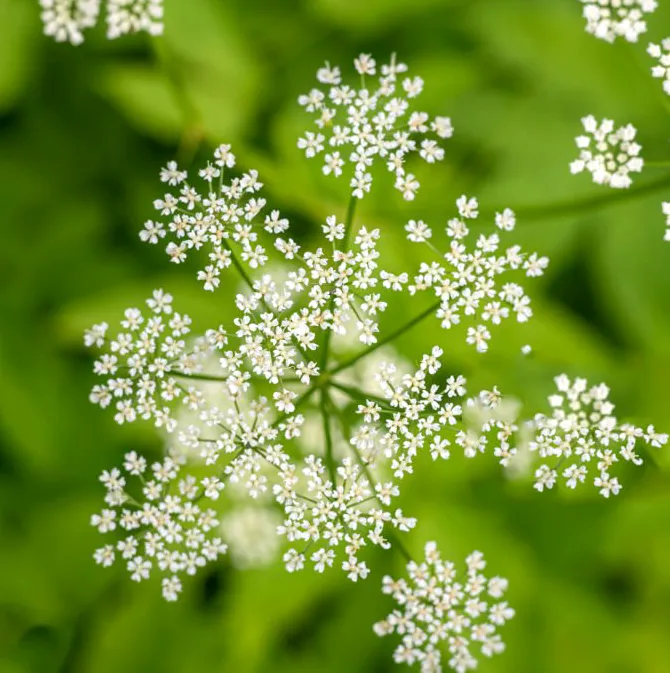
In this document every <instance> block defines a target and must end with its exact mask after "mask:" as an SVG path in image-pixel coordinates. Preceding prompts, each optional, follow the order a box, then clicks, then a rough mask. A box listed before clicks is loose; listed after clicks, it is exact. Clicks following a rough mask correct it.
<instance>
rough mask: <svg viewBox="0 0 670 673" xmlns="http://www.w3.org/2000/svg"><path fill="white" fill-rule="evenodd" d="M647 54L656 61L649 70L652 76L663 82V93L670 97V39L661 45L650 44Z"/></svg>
mask: <svg viewBox="0 0 670 673" xmlns="http://www.w3.org/2000/svg"><path fill="white" fill-rule="evenodd" d="M647 53H648V54H649V56H651V57H652V58H655V59H656V60H657V61H658V63H657V64H656V65H655V66H653V67H652V69H651V74H652V76H653V77H656V78H657V79H662V80H663V91H665V93H667V94H668V95H669V96H670V37H666V38H665V40H663V41H662V42H661V44H650V45H649V46H648V47H647Z"/></svg>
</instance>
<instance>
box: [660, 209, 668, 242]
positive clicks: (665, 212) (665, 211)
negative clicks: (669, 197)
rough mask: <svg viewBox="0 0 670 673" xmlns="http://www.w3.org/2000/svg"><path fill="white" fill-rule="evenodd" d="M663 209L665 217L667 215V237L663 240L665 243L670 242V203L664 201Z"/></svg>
mask: <svg viewBox="0 0 670 673" xmlns="http://www.w3.org/2000/svg"><path fill="white" fill-rule="evenodd" d="M661 207H662V209H663V215H665V227H666V229H665V236H664V238H663V240H664V241H670V202H668V201H664V202H663V203H662V204H661Z"/></svg>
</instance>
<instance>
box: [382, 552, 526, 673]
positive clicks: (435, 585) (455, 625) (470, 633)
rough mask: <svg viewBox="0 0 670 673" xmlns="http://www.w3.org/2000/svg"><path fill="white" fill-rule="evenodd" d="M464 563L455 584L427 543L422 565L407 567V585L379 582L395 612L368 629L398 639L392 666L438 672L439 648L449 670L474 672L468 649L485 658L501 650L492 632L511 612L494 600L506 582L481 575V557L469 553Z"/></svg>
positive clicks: (388, 580)
mask: <svg viewBox="0 0 670 673" xmlns="http://www.w3.org/2000/svg"><path fill="white" fill-rule="evenodd" d="M465 563H466V566H467V573H466V575H465V577H463V578H462V579H461V578H459V575H458V573H457V571H456V569H455V568H454V564H453V563H451V562H449V561H443V560H442V559H441V558H440V553H439V551H438V549H437V545H436V544H435V542H429V543H428V544H426V546H425V561H423V562H422V563H420V564H419V563H415V562H414V561H410V562H409V563H408V564H407V574H408V579H407V580H405V579H399V580H394V579H393V578H391V577H389V576H386V577H384V582H383V586H382V591H383V592H384V593H385V594H389V595H391V596H392V597H393V599H394V600H395V601H396V602H397V603H398V605H399V606H400V609H397V610H394V611H393V612H392V613H391V614H390V615H389V616H388V617H387V618H386V619H385V620H383V621H381V622H378V623H377V624H375V626H374V630H375V632H376V633H377V635H379V636H386V635H389V634H392V633H397V634H398V635H399V636H401V643H400V645H398V647H397V648H396V650H395V653H394V660H395V662H396V663H405V664H410V665H411V664H415V663H418V664H419V666H420V668H421V673H441V671H442V670H443V669H442V659H443V656H444V653H443V650H442V648H444V649H445V650H447V651H448V655H447V657H448V658H446V657H445V658H446V659H447V660H446V663H447V665H448V666H449V668H451V669H453V670H454V671H456V673H465V672H466V671H469V670H472V669H474V668H476V667H477V664H478V662H477V659H476V658H475V656H474V655H473V653H472V650H473V649H474V648H477V649H479V651H480V652H481V654H483V655H484V656H485V657H491V656H493V655H494V654H500V653H501V652H503V651H504V649H505V644H504V643H503V642H502V640H501V638H500V635H499V634H498V633H497V630H498V627H500V626H503V625H504V624H505V623H506V622H507V621H509V620H510V619H512V618H513V617H514V610H513V609H512V608H511V607H509V605H508V604H507V602H505V601H501V600H500V599H501V598H502V597H503V595H504V593H505V591H506V590H507V586H508V581H507V580H506V579H504V578H502V577H492V578H490V579H488V578H487V577H486V576H485V575H483V574H482V571H483V570H484V568H485V567H486V562H485V560H484V557H483V555H482V554H481V552H478V551H475V552H472V554H470V556H468V557H467V558H466V560H465Z"/></svg>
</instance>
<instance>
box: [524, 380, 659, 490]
mask: <svg viewBox="0 0 670 673" xmlns="http://www.w3.org/2000/svg"><path fill="white" fill-rule="evenodd" d="M555 381H556V387H557V388H558V393H556V394H555V395H551V396H550V397H549V404H550V405H551V406H552V407H553V412H552V414H551V416H545V415H544V414H539V415H537V416H536V417H535V436H534V438H533V440H532V441H531V442H530V444H529V449H530V451H531V452H537V454H538V455H539V456H540V457H541V458H542V459H544V460H546V459H548V458H556V461H555V463H554V464H553V465H551V466H550V465H548V464H546V463H545V464H543V465H541V466H540V467H539V468H538V470H537V471H536V473H535V488H536V489H537V490H538V491H543V490H544V489H550V488H553V486H554V484H555V483H556V480H557V479H558V476H559V471H560V474H561V476H562V477H563V478H564V480H565V484H566V486H568V488H572V489H574V488H576V487H577V485H578V484H583V483H585V481H586V478H587V476H588V475H589V470H590V469H593V466H594V465H595V478H594V479H593V484H594V485H595V487H596V488H597V489H598V490H599V492H600V494H601V495H603V496H604V497H606V498H608V497H609V496H610V495H617V494H618V493H619V491H620V489H621V484H620V483H619V480H618V479H617V478H616V477H614V476H612V472H611V471H612V469H613V468H614V467H615V464H616V463H618V462H619V461H620V460H622V461H624V462H629V463H633V464H634V465H641V464H642V458H641V456H640V455H639V454H638V453H636V451H635V449H636V446H637V444H638V442H640V441H642V442H645V443H646V444H649V445H650V446H652V447H660V446H663V445H664V444H666V443H667V441H668V435H664V434H659V433H657V432H656V431H655V430H654V426H653V425H650V426H648V427H647V429H646V430H643V429H642V428H638V427H635V426H634V425H630V424H628V423H623V424H620V423H619V421H618V420H617V418H616V416H614V415H613V413H614V405H613V404H612V403H611V402H610V401H609V388H608V387H607V386H606V385H605V384H604V383H601V384H600V385H598V386H592V387H591V388H589V387H588V384H587V381H586V379H580V378H577V379H575V380H574V381H571V380H570V379H569V378H568V377H567V376H566V375H565V374H562V375H561V376H558V377H556V379H555Z"/></svg>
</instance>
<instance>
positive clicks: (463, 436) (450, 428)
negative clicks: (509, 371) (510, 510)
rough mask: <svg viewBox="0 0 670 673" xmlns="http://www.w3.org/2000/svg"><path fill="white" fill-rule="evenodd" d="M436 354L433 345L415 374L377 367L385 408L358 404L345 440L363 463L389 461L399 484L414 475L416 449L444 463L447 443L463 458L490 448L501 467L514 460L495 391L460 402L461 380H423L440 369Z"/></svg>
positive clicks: (508, 422) (510, 417)
mask: <svg viewBox="0 0 670 673" xmlns="http://www.w3.org/2000/svg"><path fill="white" fill-rule="evenodd" d="M441 355H442V350H441V349H440V348H439V347H437V346H435V347H434V348H433V349H432V351H431V353H430V354H426V355H424V356H423V358H422V360H421V364H420V366H419V368H418V369H417V370H416V371H414V372H412V373H408V374H405V375H403V376H399V375H398V374H397V372H396V371H395V367H394V366H393V365H392V364H390V363H382V365H381V366H380V368H379V371H378V372H377V374H376V375H375V380H376V382H377V384H378V386H379V387H380V389H381V391H382V395H383V397H384V398H385V399H386V404H382V403H381V401H379V402H373V401H371V400H369V399H368V400H366V403H365V404H364V405H359V407H358V413H359V415H361V416H362V417H363V420H364V423H363V424H362V425H361V426H359V427H358V428H357V429H356V430H355V432H354V433H353V435H352V437H351V444H352V446H354V447H355V448H356V450H357V451H358V453H359V455H360V456H361V458H362V459H363V460H364V461H365V462H366V463H367V464H369V465H378V464H385V463H388V462H390V467H391V470H392V471H393V476H394V477H395V478H397V479H402V478H403V477H404V476H405V475H407V474H411V473H412V472H413V471H414V468H413V463H414V459H415V458H416V456H417V455H418V454H419V452H420V451H422V450H428V451H429V452H430V456H431V458H432V459H433V460H437V459H438V458H441V459H445V460H446V459H448V458H449V457H450V455H451V452H450V449H449V447H450V446H452V444H455V445H456V446H459V447H461V449H462V450H463V453H464V455H465V456H466V457H467V458H474V457H475V456H477V455H478V454H479V453H483V452H484V451H485V450H486V448H490V450H492V451H493V453H494V455H495V456H497V457H499V458H500V459H501V460H500V462H501V463H502V464H503V465H506V464H507V461H508V460H509V458H510V457H511V456H512V455H514V453H515V452H516V450H515V449H514V448H513V447H512V446H511V443H510V442H511V438H512V437H513V436H514V434H515V433H516V431H517V426H516V424H515V421H516V414H515V413H512V414H510V413H506V411H505V409H506V407H505V405H503V404H502V403H501V402H502V400H501V396H500V393H499V392H498V391H497V389H494V390H493V391H482V392H480V393H479V394H478V395H477V396H476V397H473V398H466V380H465V378H464V377H463V376H450V377H448V378H447V380H446V383H445V384H444V385H443V386H439V385H438V384H436V383H431V382H430V380H429V377H430V376H434V375H436V374H438V372H439V371H440V369H441V366H442V365H441V362H440V360H439V358H440V356H441ZM380 417H383V420H382V421H381V423H380V421H379V419H380Z"/></svg>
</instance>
